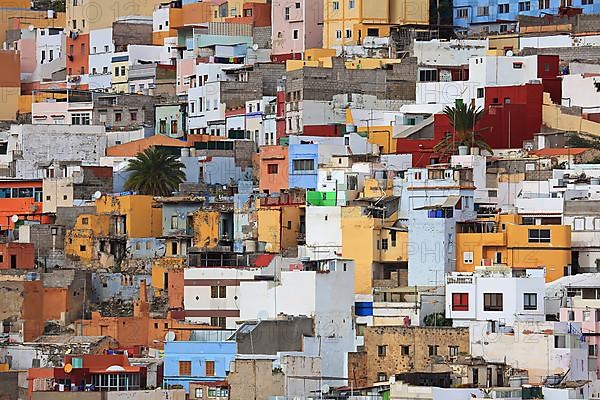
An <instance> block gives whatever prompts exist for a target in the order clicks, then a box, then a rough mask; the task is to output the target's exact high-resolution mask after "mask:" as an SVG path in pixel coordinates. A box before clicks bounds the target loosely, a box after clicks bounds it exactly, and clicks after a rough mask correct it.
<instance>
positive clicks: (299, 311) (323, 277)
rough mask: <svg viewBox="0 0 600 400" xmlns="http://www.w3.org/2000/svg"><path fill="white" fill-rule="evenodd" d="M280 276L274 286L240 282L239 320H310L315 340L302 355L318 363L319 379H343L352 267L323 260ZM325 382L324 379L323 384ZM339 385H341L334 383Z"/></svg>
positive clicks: (350, 341)
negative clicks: (311, 320)
mask: <svg viewBox="0 0 600 400" xmlns="http://www.w3.org/2000/svg"><path fill="white" fill-rule="evenodd" d="M291 269H292V270H289V271H281V273H280V275H279V277H278V278H277V279H276V280H275V281H271V282H269V281H254V282H251V281H242V282H241V284H240V288H239V289H240V301H239V305H240V319H241V320H256V319H273V318H275V317H277V316H278V315H280V314H284V315H289V316H308V317H312V318H313V319H314V324H315V334H314V337H312V338H306V342H305V349H304V353H305V354H306V355H308V356H320V357H321V373H322V374H323V376H324V377H336V378H343V377H347V376H348V364H347V356H348V354H347V353H348V352H353V351H355V336H356V335H355V330H354V323H353V316H352V307H353V305H354V262H353V261H350V260H341V259H338V260H322V261H318V262H308V263H304V264H300V265H299V266H298V267H292V268H291ZM326 381H327V380H326V379H324V382H326ZM331 383H332V384H335V385H338V386H339V385H344V384H345V382H344V380H334V381H332V382H331Z"/></svg>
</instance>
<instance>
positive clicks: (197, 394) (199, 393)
mask: <svg viewBox="0 0 600 400" xmlns="http://www.w3.org/2000/svg"><path fill="white" fill-rule="evenodd" d="M203 394H204V393H203V392H202V388H196V389H195V390H194V396H195V397H196V398H197V399H201V398H202V397H203Z"/></svg>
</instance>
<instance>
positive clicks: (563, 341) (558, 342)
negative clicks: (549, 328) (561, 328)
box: [554, 335, 567, 349]
mask: <svg viewBox="0 0 600 400" xmlns="http://www.w3.org/2000/svg"><path fill="white" fill-rule="evenodd" d="M566 347H567V337H566V336H564V335H555V336H554V348H555V349H564V348H566Z"/></svg>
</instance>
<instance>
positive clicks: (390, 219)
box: [342, 180, 408, 295]
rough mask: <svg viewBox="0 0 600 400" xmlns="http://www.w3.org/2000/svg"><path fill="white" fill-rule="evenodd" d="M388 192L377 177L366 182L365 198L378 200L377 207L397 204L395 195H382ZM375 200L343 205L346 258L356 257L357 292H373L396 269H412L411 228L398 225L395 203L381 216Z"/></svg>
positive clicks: (343, 244)
mask: <svg viewBox="0 0 600 400" xmlns="http://www.w3.org/2000/svg"><path fill="white" fill-rule="evenodd" d="M371 181H373V182H371ZM385 194H386V191H385V190H383V189H381V188H378V185H377V183H376V181H375V180H369V181H365V192H364V195H365V196H364V198H365V199H369V198H371V199H374V202H377V203H378V204H377V207H376V208H380V206H381V207H383V208H384V209H386V208H387V205H388V204H389V205H393V204H396V205H397V199H396V198H394V197H392V196H387V197H383V198H382V196H385ZM369 195H373V196H372V197H371V196H369ZM365 201H366V202H367V204H368V203H369V201H368V200H365ZM374 202H372V203H370V204H369V205H367V206H363V205H356V206H349V207H343V208H342V257H344V258H348V259H353V260H354V265H355V269H354V270H355V293H357V294H367V295H370V294H372V291H373V287H375V286H377V283H378V281H388V280H389V279H390V277H391V274H392V273H393V272H400V271H401V270H406V269H407V268H408V230H407V229H406V228H404V227H401V226H396V224H395V222H396V220H397V210H396V209H395V208H394V207H393V206H392V207H391V208H390V211H389V212H386V213H385V214H382V215H377V214H376V213H374V212H373V210H374V208H373V205H374V204H375V203H374ZM369 210H370V211H369ZM399 275H402V273H400V274H399ZM404 275H405V276H406V274H404ZM398 283H400V282H398Z"/></svg>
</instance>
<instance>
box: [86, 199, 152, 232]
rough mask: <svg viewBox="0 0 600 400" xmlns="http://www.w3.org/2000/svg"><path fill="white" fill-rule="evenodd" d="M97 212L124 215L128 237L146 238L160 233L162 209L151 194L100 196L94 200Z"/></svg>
mask: <svg viewBox="0 0 600 400" xmlns="http://www.w3.org/2000/svg"><path fill="white" fill-rule="evenodd" d="M96 213H97V214H110V215H114V216H116V215H124V216H126V217H127V220H126V227H125V228H126V230H127V236H128V237H130V238H148V237H158V236H161V235H162V210H161V208H160V207H158V206H156V203H155V202H154V198H153V197H152V196H142V195H132V196H119V197H112V196H102V197H101V198H100V199H98V200H96Z"/></svg>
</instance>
